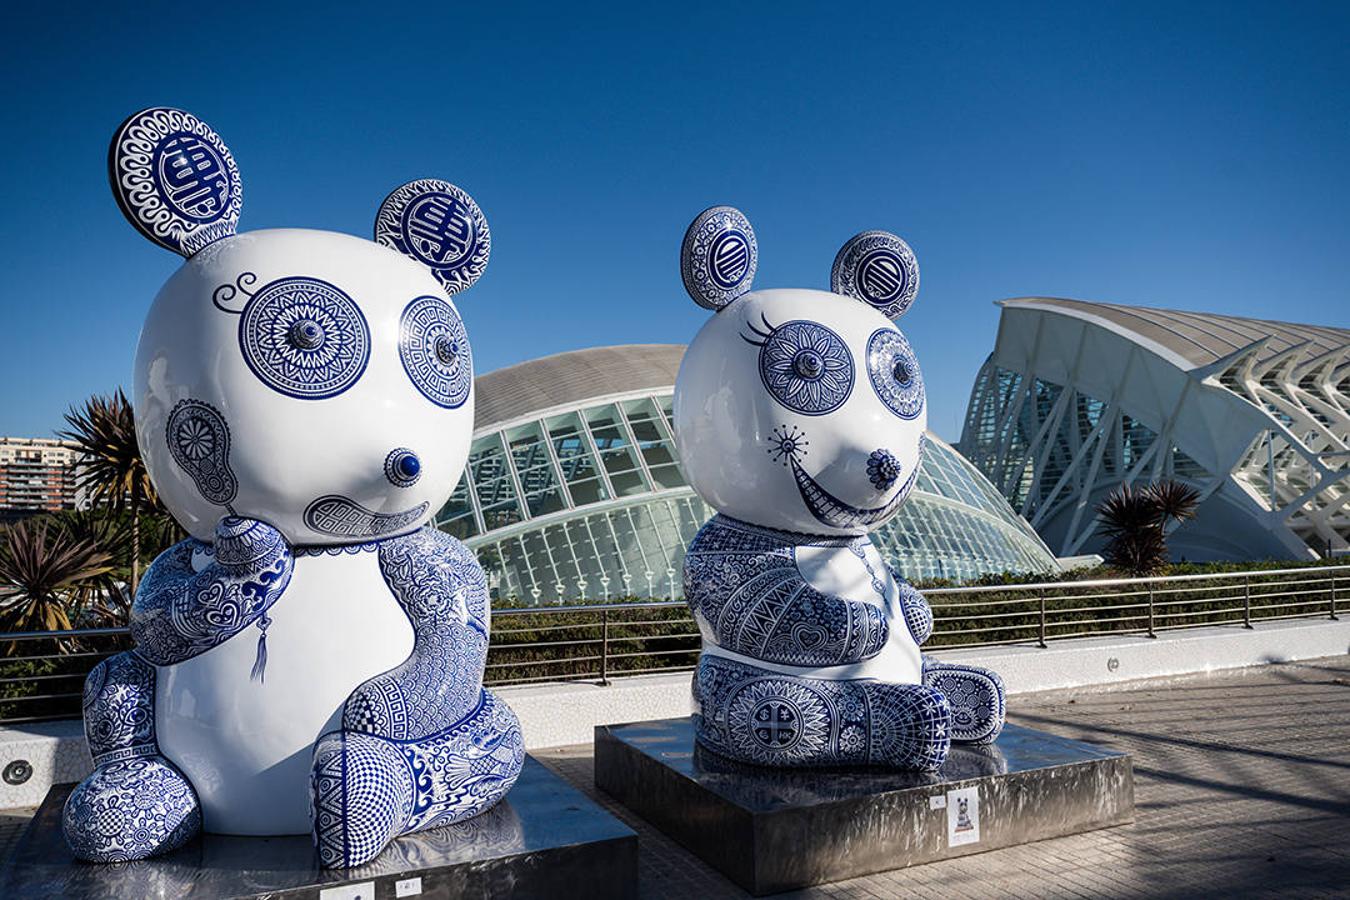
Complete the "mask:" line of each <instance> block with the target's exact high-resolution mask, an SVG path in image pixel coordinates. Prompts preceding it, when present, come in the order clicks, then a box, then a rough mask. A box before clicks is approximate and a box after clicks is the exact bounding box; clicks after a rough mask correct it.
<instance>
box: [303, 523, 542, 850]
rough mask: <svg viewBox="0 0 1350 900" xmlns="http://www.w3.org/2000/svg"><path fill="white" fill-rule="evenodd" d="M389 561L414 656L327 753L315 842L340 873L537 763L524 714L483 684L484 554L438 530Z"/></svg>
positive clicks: (400, 548)
mask: <svg viewBox="0 0 1350 900" xmlns="http://www.w3.org/2000/svg"><path fill="white" fill-rule="evenodd" d="M379 560H380V570H381V572H382V573H383V575H384V579H385V582H386V584H388V586H389V589H390V590H391V591H392V592H393V594H394V596H395V598H397V600H398V602H399V603H400V604H401V605H402V607H403V609H404V611H405V612H406V613H407V614H408V618H409V620H410V622H411V623H412V626H413V651H412V654H411V655H410V656H409V657H408V659H407V660H406V661H405V662H404V663H403V664H402V665H400V666H399V667H398V668H395V669H391V670H390V671H388V672H385V673H383V674H381V675H377V676H375V677H374V678H372V679H370V680H369V681H367V682H365V683H364V684H362V685H361V686H360V687H358V688H357V689H356V690H355V691H353V692H352V695H351V697H349V698H348V700H347V703H346V705H345V707H344V710H343V718H342V728H341V729H340V730H338V731H334V732H330V733H328V734H326V735H324V736H323V737H322V738H321V739H320V740H319V742H318V744H317V745H316V746H315V749H314V762H313V769H312V774H311V781H310V788H311V798H312V802H313V815H314V839H315V844H316V845H317V847H318V850H319V860H320V862H321V863H322V864H323V865H324V866H329V867H351V866H358V865H361V864H363V863H365V862H368V861H369V860H371V859H373V858H374V857H375V856H377V855H378V854H379V853H380V851H381V850H383V849H384V848H385V846H386V845H387V844H388V843H389V842H390V841H391V840H393V839H394V838H396V837H398V836H399V835H401V834H407V833H410V832H413V831H420V830H422V829H424V828H431V827H435V826H438V825H447V824H450V823H452V822H457V821H461V820H463V819H468V818H472V817H473V816H476V815H478V814H479V813H481V812H483V811H485V810H487V809H488V808H489V807H491V806H492V805H493V804H495V803H496V802H497V801H498V800H500V799H501V798H502V797H503V796H505V795H506V792H507V791H508V790H510V789H511V785H512V784H514V783H515V780H516V776H517V775H519V774H520V769H521V766H522V765H523V764H524V761H525V749H524V742H523V740H522V738H521V734H520V724H519V722H517V720H516V717H515V714H514V713H512V712H511V710H510V708H509V707H507V706H506V704H505V703H502V702H501V701H500V700H498V699H497V698H496V697H494V696H493V695H492V694H491V693H489V692H488V691H485V690H483V687H482V683H483V665H484V663H485V662H486V659H487V645H488V621H489V615H490V613H489V609H488V594H487V581H486V578H485V577H484V575H483V570H482V569H481V568H480V567H479V565H478V562H477V560H475V559H474V557H473V554H471V553H470V552H469V551H468V550H467V549H466V548H465V547H464V545H462V544H460V543H459V542H458V541H456V540H455V539H454V538H452V537H450V536H449V535H447V534H444V533H443V532H439V531H435V530H433V529H429V528H427V529H423V530H422V531H419V532H416V533H414V534H410V535H405V536H403V537H398V538H393V539H391V540H388V541H385V542H383V543H382V544H381V545H380V550H379ZM447 723H450V724H449V725H448V727H447Z"/></svg>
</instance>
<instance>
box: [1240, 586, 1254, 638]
mask: <svg viewBox="0 0 1350 900" xmlns="http://www.w3.org/2000/svg"><path fill="white" fill-rule="evenodd" d="M1242 627H1243V628H1251V627H1252V580H1251V578H1250V577H1248V576H1246V575H1243V576H1242Z"/></svg>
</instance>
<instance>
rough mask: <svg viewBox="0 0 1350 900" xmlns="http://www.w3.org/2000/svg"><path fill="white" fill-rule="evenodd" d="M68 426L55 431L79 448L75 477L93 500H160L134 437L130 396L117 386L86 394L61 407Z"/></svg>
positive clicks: (122, 503) (116, 503) (148, 505)
mask: <svg viewBox="0 0 1350 900" xmlns="http://www.w3.org/2000/svg"><path fill="white" fill-rule="evenodd" d="M65 418H66V422H67V424H68V425H69V426H70V427H69V428H68V429H67V430H65V431H62V432H60V433H59V434H60V436H61V437H62V438H65V439H66V440H68V441H72V442H74V444H75V445H76V448H75V449H76V452H77V453H78V454H79V457H80V459H79V464H78V468H77V470H76V475H75V483H76V485H77V486H78V487H79V488H80V489H81V490H84V491H87V492H88V495H89V498H90V499H91V500H92V501H94V502H96V503H104V504H107V505H108V506H110V507H112V508H113V509H114V510H122V509H124V508H125V507H126V506H127V504H129V503H137V504H140V505H141V508H145V509H154V508H157V507H158V506H159V498H158V496H157V495H156V494H155V487H154V485H153V484H151V482H150V474H149V473H148V472H147V471H146V469H145V461H144V460H143V459H142V458H141V448H140V446H139V445H138V444H137V443H136V417H135V415H134V414H133V411H132V408H131V401H130V400H128V399H127V395H126V393H125V392H124V391H123V390H122V389H121V388H118V389H117V391H116V392H115V393H114V394H112V395H111V396H104V395H96V396H93V397H90V398H89V399H88V400H86V401H85V402H84V406H83V407H80V408H78V409H77V408H75V407H71V409H70V411H69V412H68V413H66V416H65Z"/></svg>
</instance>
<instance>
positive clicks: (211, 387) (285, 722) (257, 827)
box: [64, 108, 524, 867]
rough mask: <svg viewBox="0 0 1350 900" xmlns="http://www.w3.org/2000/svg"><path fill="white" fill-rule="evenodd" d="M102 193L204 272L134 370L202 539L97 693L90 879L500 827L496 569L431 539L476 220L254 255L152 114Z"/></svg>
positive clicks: (233, 174) (464, 421)
mask: <svg viewBox="0 0 1350 900" xmlns="http://www.w3.org/2000/svg"><path fill="white" fill-rule="evenodd" d="M109 176H110V180H111V182H112V187H113V193H114V195H115V196H116V198H117V201H118V204H119V206H120V207H121V209H122V212H123V213H124V214H125V215H126V217H127V218H128V219H129V220H130V222H131V224H132V225H134V226H135V227H136V228H137V229H138V230H139V231H140V232H142V234H144V235H145V236H146V237H148V238H150V239H151V240H153V241H155V242H156V243H158V244H161V245H162V246H164V247H167V248H168V249H171V250H174V251H176V252H178V253H181V254H182V255H183V256H185V257H187V259H186V261H185V262H184V263H183V265H182V266H181V267H180V268H179V269H178V271H177V272H175V273H174V275H173V276H172V277H171V278H170V279H169V280H168V282H167V283H166V284H165V285H164V287H163V288H162V289H161V290H160V292H159V295H158V297H156V298H155V301H154V304H153V306H152V308H151V310H150V313H149V316H148V317H147V319H146V321H145V325H144V328H143V330H142V333H141V339H140V347H139V350H138V352H137V355H136V367H135V413H136V432H137V439H138V442H139V444H140V448H141V453H142V455H143V456H144V458H145V462H146V466H147V468H148V470H149V473H150V477H151V479H152V481H153V482H154V484H155V487H156V489H157V491H158V492H159V495H160V497H161V498H162V499H163V501H164V503H165V505H166V506H167V507H168V509H169V511H170V512H171V513H172V514H173V515H174V517H175V518H176V519H177V520H178V522H179V523H180V524H181V525H182V526H183V528H185V529H186V530H187V531H188V533H189V534H190V535H191V537H190V538H189V539H188V540H185V541H183V542H182V543H180V544H178V545H176V546H174V547H172V548H170V549H169V550H167V551H165V552H164V553H163V554H162V555H160V557H159V558H158V559H156V560H155V562H154V563H153V565H151V567H150V569H149V571H148V572H147V573H146V577H145V579H144V581H143V582H142V583H141V585H140V588H139V590H138V592H137V594H136V598H135V601H134V605H133V607H132V611H131V632H132V636H133V638H134V640H135V649H133V650H131V651H129V652H126V653H123V654H121V655H119V656H116V657H113V658H112V659H109V660H107V661H105V662H103V663H101V664H100V665H99V666H98V667H97V668H95V669H94V671H93V672H92V673H91V674H90V676H89V678H88V680H87V682H86V684H85V690H84V719H85V729H86V733H87V735H88V739H89V746H90V750H91V751H92V752H93V756H94V763H95V769H94V772H93V773H92V774H91V775H90V776H89V777H88V778H86V779H85V780H84V781H83V782H81V783H80V784H79V786H78V787H76V789H75V791H74V792H73V793H72V794H71V795H70V798H69V801H68V802H67V804H66V807H65V815H64V826H65V833H66V838H67V841H68V843H69V845H70V847H71V848H72V850H73V851H74V853H75V854H76V855H77V856H78V857H80V858H82V859H86V860H91V861H103V862H107V861H116V860H127V859H139V858H142V857H146V856H150V855H153V854H157V853H162V852H165V851H168V850H171V849H173V848H175V847H178V846H181V845H182V844H183V843H185V842H186V841H188V840H189V839H191V838H192V837H193V836H194V835H195V834H196V833H197V832H199V831H201V830H205V831H209V832H218V833H225V834H236V835H276V834H303V833H307V832H309V833H312V834H313V836H314V840H315V844H316V846H317V849H318V855H319V860H320V863H321V864H322V865H324V866H330V867H331V866H340V867H346V866H355V865H359V864H362V863H364V862H366V861H367V860H370V859H372V858H373V857H375V856H376V855H377V854H379V853H380V851H381V850H383V849H384V847H385V846H386V845H387V844H388V843H389V842H390V841H391V840H392V839H393V838H395V837H397V836H398V835H400V834H406V833H409V832H413V831H419V830H422V829H425V828H431V827H434V826H437V825H443V824H448V823H451V822H455V821H459V820H462V819H466V818H469V817H472V816H475V815H477V814H478V813H480V812H483V811H484V810H486V809H487V808H489V807H490V806H492V805H493V804H494V803H496V802H497V801H498V800H499V799H501V797H502V796H504V795H505V794H506V792H507V791H508V790H509V789H510V788H511V785H512V784H513V783H514V781H515V779H516V776H517V775H518V774H519V772H520V769H521V766H522V763H523V761H524V745H523V741H522V739H521V734H520V728H519V724H518V723H517V720H516V718H515V716H514V714H513V713H512V712H511V710H510V709H509V708H508V707H507V706H506V705H505V704H504V703H502V702H501V701H500V700H497V699H496V698H494V697H493V696H492V695H491V694H490V693H488V692H487V691H485V690H483V688H482V678H483V666H484V660H485V657H486V653H487V645H488V630H489V619H490V610H489V601H488V592H487V583H486V579H485V578H484V575H483V571H482V569H481V568H479V566H478V563H477V561H476V560H475V559H474V557H473V555H472V554H471V553H470V552H469V551H468V550H467V549H466V548H465V547H464V546H463V545H461V544H460V543H459V542H458V541H456V540H454V539H453V538H451V537H450V536H448V535H446V534H443V533H441V532H439V531H436V530H434V529H432V528H431V527H429V525H428V521H429V519H430V517H431V515H432V514H433V513H434V512H435V511H436V510H438V509H439V508H440V506H441V504H443V503H444V502H445V501H446V499H447V497H448V496H449V494H450V492H451V491H452V490H453V488H454V486H455V484H456V483H457V482H458V480H459V477H460V474H461V472H462V471H463V468H464V464H465V460H466V458H467V455H468V448H469V442H470V438H471V433H472V430H473V410H474V396H473V362H472V356H471V352H470V348H469V342H468V337H467V335H466V333H465V330H464V325H463V322H462V321H461V319H460V316H459V313H458V312H457V311H456V309H455V305H454V303H453V302H452V301H451V299H450V296H451V295H452V294H454V293H457V292H458V291H460V290H462V289H464V288H466V287H468V286H470V285H471V284H473V283H474V281H476V280H477V278H478V277H479V275H481V273H482V271H483V268H484V266H485V265H486V263H487V259H488V254H489V250H490V243H489V241H490V239H489V234H488V229H487V222H486V221H485V219H484V217H483V214H482V212H481V211H480V210H479V208H478V206H477V205H476V204H475V203H474V201H473V200H472V198H470V197H469V195H468V194H466V193H464V192H463V191H462V190H460V189H459V188H457V187H455V186H454V185H451V184H448V183H446V182H441V181H434V180H424V181H415V182H411V183H409V184H407V185H404V186H403V187H400V188H399V189H398V190H396V191H394V192H393V193H392V194H391V195H390V196H389V197H388V198H387V199H386V200H385V201H384V203H383V205H382V206H381V207H380V210H379V214H378V216H377V218H376V224H375V241H374V242H372V241H367V240H362V239H360V238H356V237H352V236H349V235H345V234H335V233H331V232H324V231H311V230H301V229H274V230H265V231H255V232H251V233H246V234H236V233H235V225H236V222H237V220H238V216H239V209H240V180H239V173H238V169H237V167H236V165H235V162H234V159H233V157H232V156H231V154H230V152H229V150H228V149H227V148H226V147H225V145H224V143H223V142H222V141H221V140H220V138H219V136H218V135H217V134H216V133H215V132H214V131H213V130H211V129H210V128H209V127H208V126H207V125H206V124H205V123H204V122H202V121H201V120H200V119H198V118H197V117H195V116H193V115H192V114H190V113H187V112H183V111H181V110H176V109H169V108H152V109H147V110H143V111H141V112H139V113H136V114H135V115H133V116H131V117H130V118H129V119H127V121H126V122H125V123H124V124H123V125H122V126H121V127H120V128H119V129H118V131H117V133H116V134H115V135H114V137H113V142H112V147H111V150H110V153H109Z"/></svg>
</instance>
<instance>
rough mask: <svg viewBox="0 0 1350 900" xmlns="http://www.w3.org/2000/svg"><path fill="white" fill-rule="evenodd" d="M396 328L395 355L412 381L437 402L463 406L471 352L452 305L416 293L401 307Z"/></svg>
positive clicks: (469, 383)
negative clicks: (397, 329)
mask: <svg viewBox="0 0 1350 900" xmlns="http://www.w3.org/2000/svg"><path fill="white" fill-rule="evenodd" d="M399 332H400V334H399V344H398V355H399V358H400V359H402V360H403V368H404V371H406V372H407V373H408V378H410V379H411V380H412V383H413V385H414V386H415V387H416V388H417V389H418V390H419V391H421V392H422V394H423V395H424V396H425V397H426V398H427V399H428V400H430V401H431V402H432V403H435V404H436V405H437V406H443V407H445V408H446V409H457V408H459V407H460V406H463V405H464V401H466V400H468V399H469V389H470V387H472V385H473V354H472V352H471V351H470V349H469V335H468V333H467V332H466V331H465V330H464V322H463V320H461V319H460V317H459V313H457V312H455V308H454V307H453V306H451V305H450V304H449V303H446V302H445V301H444V300H441V299H439V298H437V297H418V298H417V299H416V300H414V301H413V302H411V303H409V304H408V306H407V308H406V309H404V310H403V318H402V319H401V320H400V325H399Z"/></svg>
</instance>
